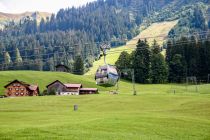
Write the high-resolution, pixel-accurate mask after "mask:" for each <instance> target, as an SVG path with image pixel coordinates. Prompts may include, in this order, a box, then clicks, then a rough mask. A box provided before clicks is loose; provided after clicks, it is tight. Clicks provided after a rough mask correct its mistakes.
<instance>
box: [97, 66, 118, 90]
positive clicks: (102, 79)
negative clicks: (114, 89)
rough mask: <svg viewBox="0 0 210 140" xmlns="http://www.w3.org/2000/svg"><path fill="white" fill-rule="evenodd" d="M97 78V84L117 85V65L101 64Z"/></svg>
mask: <svg viewBox="0 0 210 140" xmlns="http://www.w3.org/2000/svg"><path fill="white" fill-rule="evenodd" d="M95 80H96V84H97V85H103V86H115V85H116V83H117V82H118V80H119V74H118V72H117V70H116V67H115V66H112V65H105V66H100V67H99V68H98V70H97V72H96V75H95Z"/></svg>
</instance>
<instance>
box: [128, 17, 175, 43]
mask: <svg viewBox="0 0 210 140" xmlns="http://www.w3.org/2000/svg"><path fill="white" fill-rule="evenodd" d="M177 23H178V20H175V21H165V22H159V23H153V24H151V25H150V26H149V27H148V28H146V29H144V30H142V28H144V27H140V30H142V32H141V33H140V34H139V35H138V36H136V37H135V38H134V39H135V40H138V39H139V38H148V39H147V41H148V42H149V43H150V44H151V43H152V42H153V41H154V39H156V40H157V43H158V44H160V45H162V43H163V42H164V41H166V37H167V36H168V33H169V31H170V30H171V29H172V28H173V27H174V26H175V25H176V24H177ZM158 36H161V37H158ZM150 37H152V38H150ZM153 37H156V38H153ZM135 40H131V41H129V42H128V43H127V44H134V43H136V41H135Z"/></svg>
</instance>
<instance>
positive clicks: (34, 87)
mask: <svg viewBox="0 0 210 140" xmlns="http://www.w3.org/2000/svg"><path fill="white" fill-rule="evenodd" d="M28 88H29V89H30V90H31V91H35V90H37V89H38V88H39V87H38V86H37V85H30V86H29V87H28Z"/></svg>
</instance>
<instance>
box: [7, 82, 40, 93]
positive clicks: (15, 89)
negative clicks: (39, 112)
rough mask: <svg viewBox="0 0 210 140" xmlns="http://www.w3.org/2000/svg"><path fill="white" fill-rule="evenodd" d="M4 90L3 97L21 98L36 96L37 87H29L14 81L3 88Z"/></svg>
mask: <svg viewBox="0 0 210 140" xmlns="http://www.w3.org/2000/svg"><path fill="white" fill-rule="evenodd" d="M4 87H5V88H6V90H5V95H6V96H7V97H9V96H11V97H21V96H38V95H39V87H38V85H30V84H27V83H25V82H22V81H18V80H14V81H12V82H10V83H9V84H7V85H6V86H4Z"/></svg>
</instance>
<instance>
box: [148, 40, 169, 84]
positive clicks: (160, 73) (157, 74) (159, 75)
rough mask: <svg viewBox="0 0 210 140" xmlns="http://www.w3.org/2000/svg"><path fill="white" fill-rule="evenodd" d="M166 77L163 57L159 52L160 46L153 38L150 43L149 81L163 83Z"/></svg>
mask: <svg viewBox="0 0 210 140" xmlns="http://www.w3.org/2000/svg"><path fill="white" fill-rule="evenodd" d="M167 78H168V69H167V65H166V62H165V59H164V56H163V55H162V54H161V51H160V47H159V45H158V44H157V42H156V41H155V40H154V43H153V45H152V56H151V81H152V83H155V84H158V83H164V82H166V81H167Z"/></svg>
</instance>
